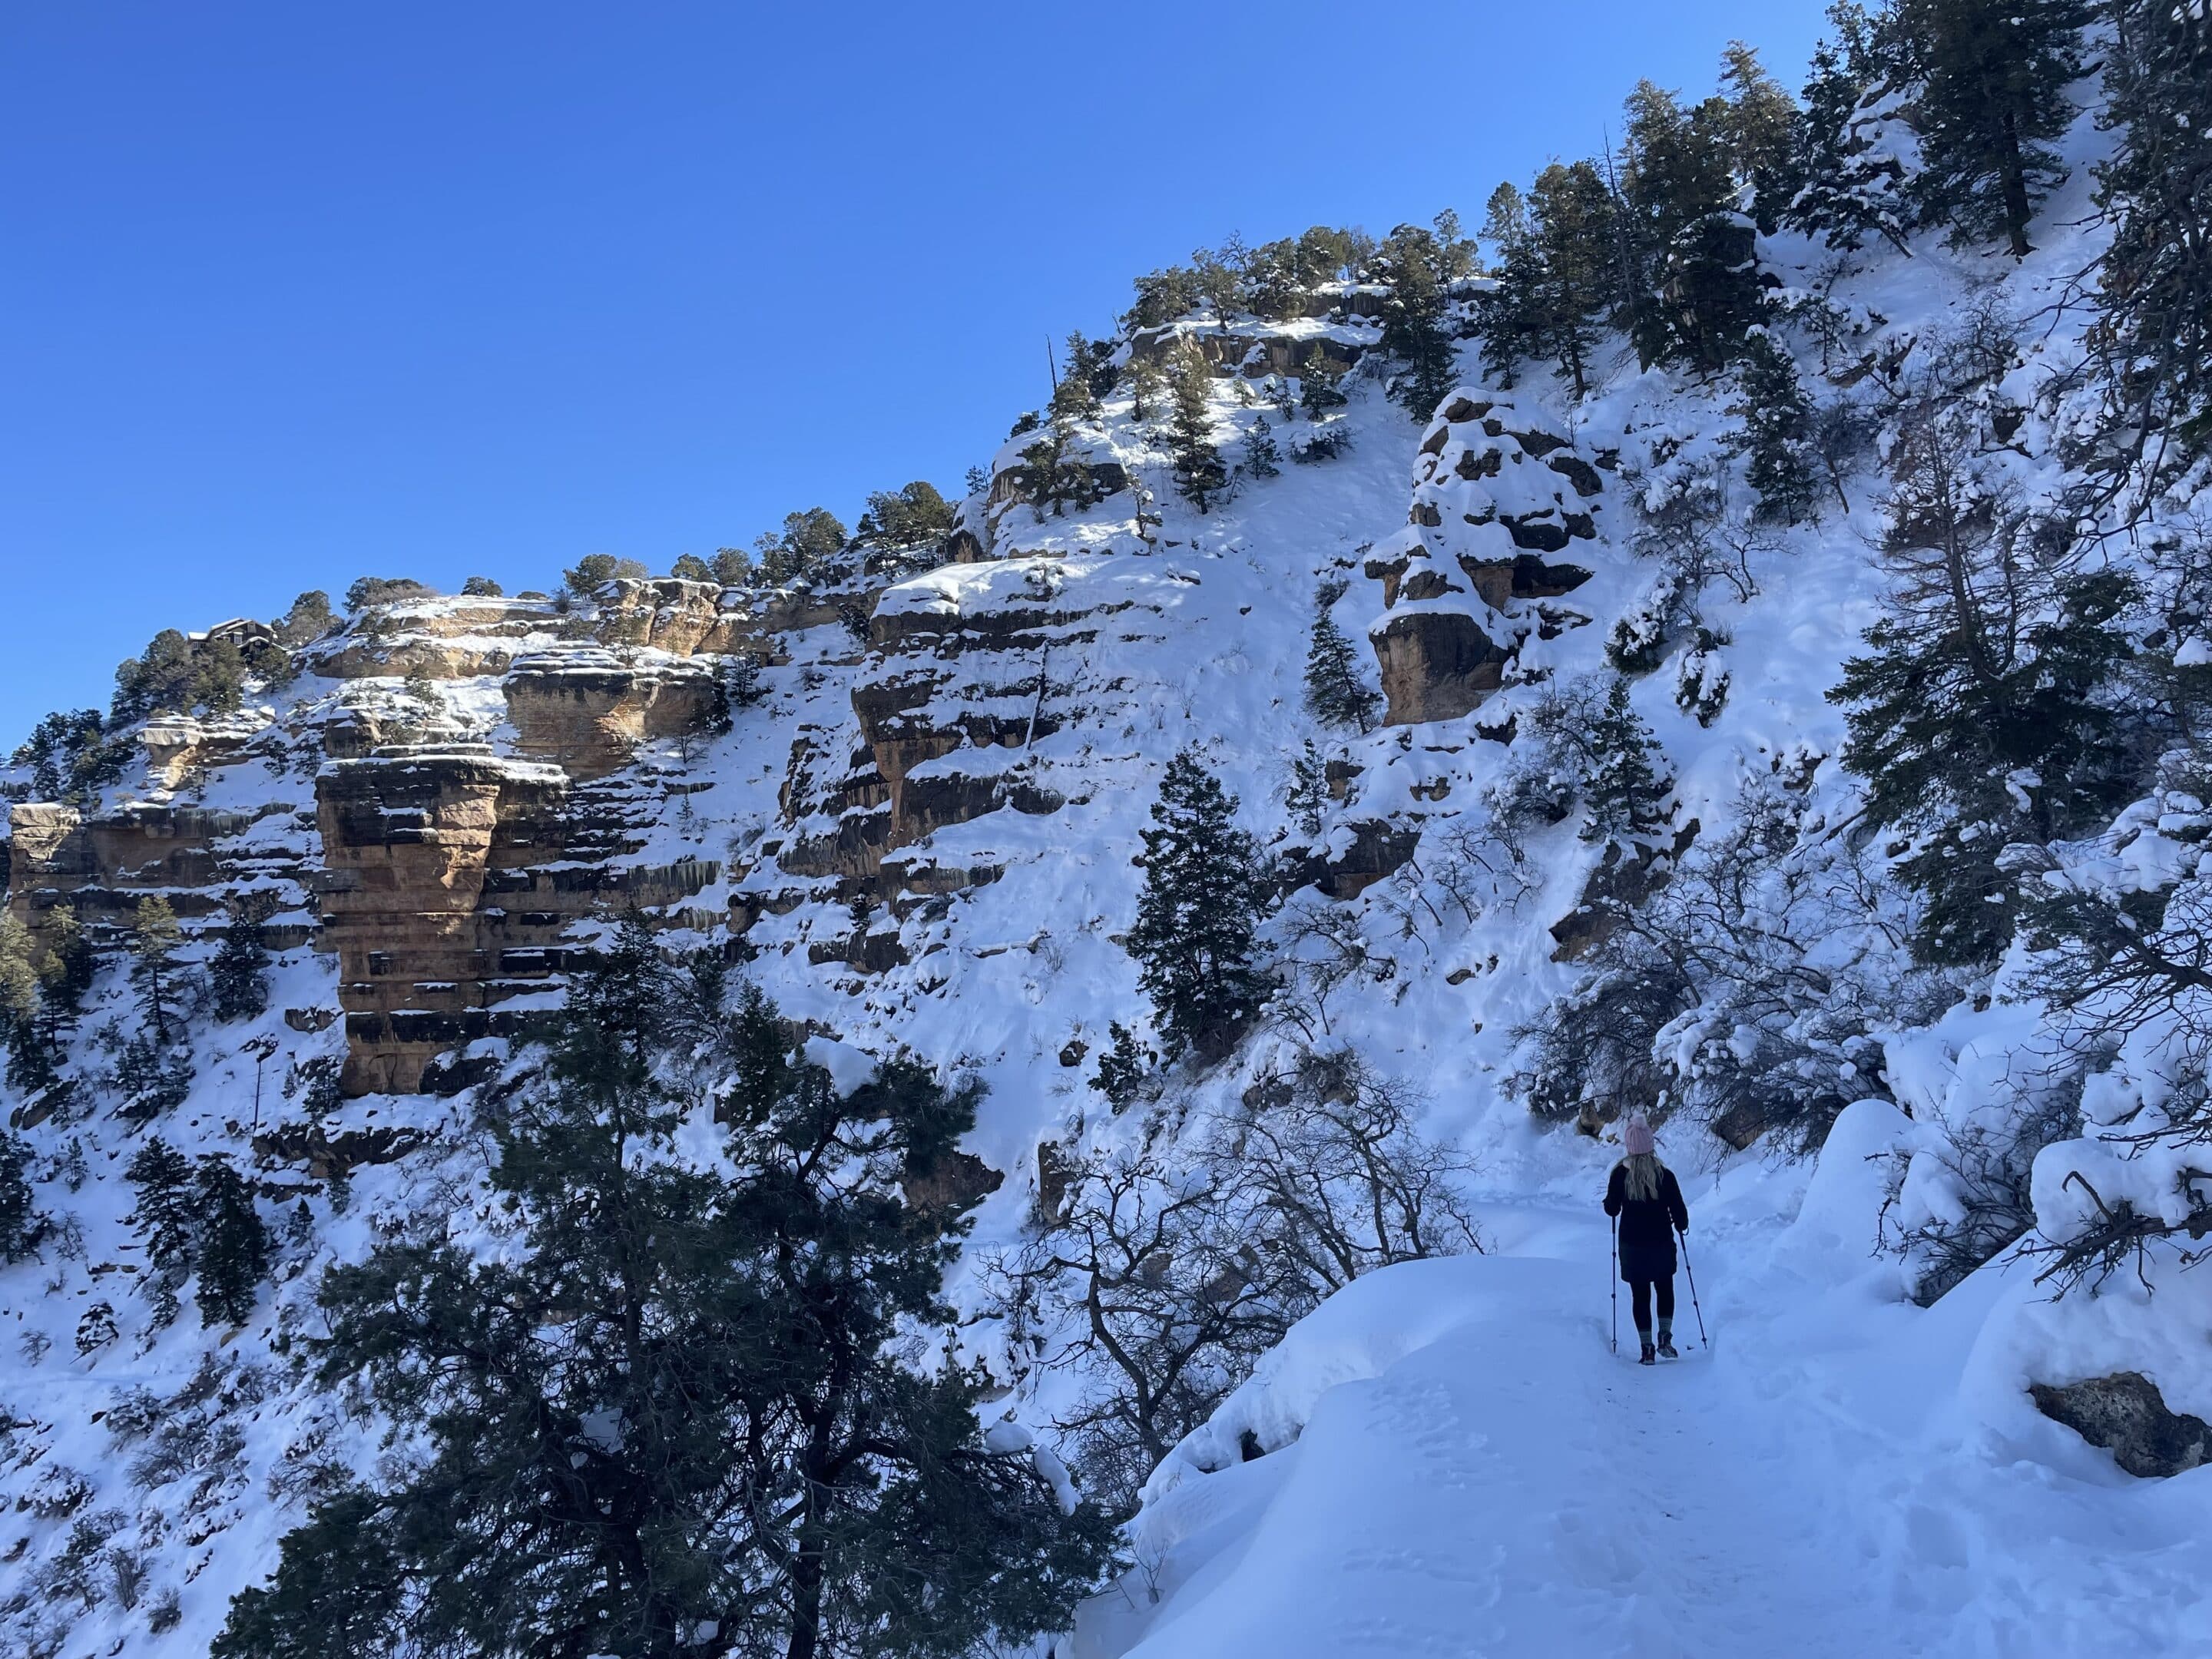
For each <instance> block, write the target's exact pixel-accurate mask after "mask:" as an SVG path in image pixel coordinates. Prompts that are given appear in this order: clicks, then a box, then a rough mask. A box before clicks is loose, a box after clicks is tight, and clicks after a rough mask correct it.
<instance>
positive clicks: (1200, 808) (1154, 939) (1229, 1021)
mask: <svg viewBox="0 0 2212 1659" xmlns="http://www.w3.org/2000/svg"><path fill="white" fill-rule="evenodd" d="M1236 813H1237V799H1236V798H1235V797H1234V796H1232V795H1230V794H1228V793H1225V792H1224V791H1223V789H1222V787H1221V783H1220V781H1219V780H1218V779H1217V778H1216V777H1215V776H1214V775H1212V773H1211V772H1209V771H1207V770H1206V765H1205V763H1204V762H1203V761H1202V760H1201V759H1200V757H1199V755H1198V753H1197V751H1196V750H1192V749H1185V750H1182V752H1181V753H1179V754H1177V755H1176V757H1175V758H1174V759H1173V760H1171V761H1170V762H1169V763H1168V769H1167V773H1166V775H1165V776H1164V778H1163V779H1162V780H1161V782H1160V794H1159V799H1158V801H1156V802H1155V803H1154V804H1153V806H1152V828H1151V829H1146V830H1145V831H1144V832H1143V837H1144V842H1145V850H1144V853H1143V854H1142V855H1141V856H1140V857H1139V859H1138V860H1137V862H1138V863H1139V865H1140V866H1142V867H1143V869H1144V872H1145V885H1144V890H1143V892H1142V894H1141V895H1140V896H1139V898H1138V901H1137V921H1136V925H1135V926H1134V927H1132V928H1130V930H1129V933H1128V936H1127V938H1128V945H1127V949H1128V952H1129V954H1130V955H1131V956H1133V957H1135V958H1136V959H1137V961H1138V963H1139V964H1141V969H1142V971H1141V972H1140V973H1139V976H1138V978H1139V983H1140V984H1141V985H1142V986H1143V987H1144V990H1145V994H1146V995H1147V996H1149V997H1150V998H1151V999H1152V1012H1153V1025H1154V1027H1155V1029H1156V1030H1158V1032H1159V1034H1160V1036H1161V1039H1162V1041H1163V1042H1164V1044H1165V1045H1166V1048H1167V1051H1168V1055H1169V1057H1170V1059H1173V1058H1175V1057H1176V1056H1177V1055H1180V1054H1183V1053H1185V1052H1186V1051H1188V1050H1192V1049H1195V1050H1196V1051H1197V1052H1198V1053H1199V1054H1200V1055H1202V1056H1205V1057H1207V1058H1213V1057H1217V1056H1218V1055H1219V1054H1223V1053H1225V1052H1226V1051H1227V1049H1228V1048H1229V1047H1230V1046H1231V1044H1232V1043H1233V1042H1235V1041H1236V1039H1237V1036H1238V1034H1239V1033H1240V1032H1241V1031H1242V1030H1243V1028H1244V1026H1245V1024H1247V1023H1248V1022H1249V1020H1250V1019H1251V1018H1252V1016H1253V1015H1254V1014H1255V1013H1256V1012H1258V1011H1259V1008H1260V1005H1261V1002H1262V1001H1264V1000H1266V997H1267V978H1266V975H1264V974H1262V973H1261V970H1260V969H1259V968H1258V967H1257V965H1256V964H1255V962H1254V957H1255V952H1256V945H1255V936H1256V934H1257V933H1258V930H1259V925H1260V919H1261V908H1262V905H1263V903H1264V901H1265V887H1264V875H1263V873H1262V864H1261V857H1260V850H1259V848H1258V847H1257V846H1256V845H1255V843H1254V842H1253V840H1252V837H1251V836H1249V835H1247V834H1246V833H1245V832H1244V831H1243V830H1242V829H1238V828H1237V823H1236Z"/></svg>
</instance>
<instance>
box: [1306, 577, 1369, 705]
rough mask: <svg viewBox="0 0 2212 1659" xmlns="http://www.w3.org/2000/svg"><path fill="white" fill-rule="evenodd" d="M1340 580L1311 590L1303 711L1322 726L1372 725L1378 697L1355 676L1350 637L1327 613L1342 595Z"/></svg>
mask: <svg viewBox="0 0 2212 1659" xmlns="http://www.w3.org/2000/svg"><path fill="white" fill-rule="evenodd" d="M1344 593H1345V584H1344V583H1343V582H1342V581H1341V580H1336V581H1328V582H1324V583H1322V586H1321V587H1320V588H1319V589H1318V590H1317V591H1316V592H1315V594H1314V616H1313V626H1312V629H1311V634H1310V641H1309V644H1308V646H1307V649H1306V712H1307V713H1309V714H1311V715H1312V716H1313V717H1314V718H1315V719H1316V720H1319V721H1320V722H1321V723H1322V725H1323V726H1350V727H1353V728H1355V729H1357V730H1358V731H1361V732H1371V731H1373V730H1374V729H1375V721H1376V717H1377V715H1378V714H1380V713H1381V703H1382V699H1381V698H1380V697H1378V696H1376V694H1375V693H1374V692H1373V691H1372V690H1369V689H1368V686H1367V683H1366V682H1365V681H1364V680H1363V679H1362V678H1360V676H1359V666H1358V660H1359V659H1358V655H1357V653H1354V651H1353V650H1352V641H1350V640H1349V639H1347V638H1346V637H1345V633H1344V630H1343V629H1340V628H1339V627H1338V626H1337V625H1336V618H1335V617H1334V616H1333V615H1331V614H1330V613H1331V611H1333V609H1334V606H1335V605H1336V602H1337V601H1338V600H1339V599H1342V598H1343V597H1344Z"/></svg>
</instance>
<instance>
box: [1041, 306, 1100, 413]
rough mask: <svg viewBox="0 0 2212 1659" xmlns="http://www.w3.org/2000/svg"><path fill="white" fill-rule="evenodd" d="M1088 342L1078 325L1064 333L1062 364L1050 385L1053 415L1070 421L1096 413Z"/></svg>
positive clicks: (1089, 344)
mask: <svg viewBox="0 0 2212 1659" xmlns="http://www.w3.org/2000/svg"><path fill="white" fill-rule="evenodd" d="M1052 412H1053V415H1054V418H1055V419H1058V420H1061V421H1064V422H1067V423H1068V424H1069V425H1071V426H1072V425H1073V424H1075V423H1076V422H1080V421H1091V420H1096V419H1097V417H1098V393H1097V391H1096V390H1095V389H1094V388H1093V387H1092V386H1091V343H1090V342H1089V341H1088V340H1086V339H1085V338H1084V337H1083V331H1081V330H1080V329H1077V330H1075V331H1072V332H1071V333H1070V334H1069V335H1068V337H1067V350H1066V357H1065V360H1064V367H1063V368H1061V371H1060V383H1059V384H1058V385H1057V386H1054V388H1053V392H1052Z"/></svg>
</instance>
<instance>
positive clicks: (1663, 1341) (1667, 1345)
mask: <svg viewBox="0 0 2212 1659" xmlns="http://www.w3.org/2000/svg"><path fill="white" fill-rule="evenodd" d="M1659 1357H1660V1358H1662V1359H1680V1358H1681V1357H1682V1356H1681V1355H1680V1354H1678V1353H1676V1352H1674V1338H1673V1337H1671V1336H1662V1337H1661V1338H1660V1339H1659Z"/></svg>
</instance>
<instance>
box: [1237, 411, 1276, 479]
mask: <svg viewBox="0 0 2212 1659" xmlns="http://www.w3.org/2000/svg"><path fill="white" fill-rule="evenodd" d="M1244 470H1245V471H1248V472H1249V473H1250V474H1251V475H1252V476H1253V477H1255V478H1272V477H1274V476H1275V475H1276V474H1277V473H1278V472H1280V471H1282V470H1283V452H1282V451H1281V450H1279V449H1278V448H1276V447H1275V429H1274V428H1273V427H1271V426H1269V425H1268V424H1267V416H1265V415H1261V416H1258V417H1257V418H1255V420H1254V421H1253V422H1252V429H1251V430H1250V431H1249V432H1248V433H1246V434H1245V435H1244Z"/></svg>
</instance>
